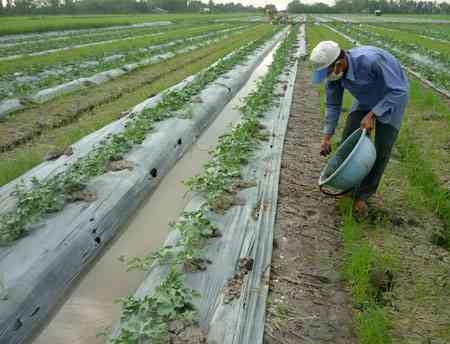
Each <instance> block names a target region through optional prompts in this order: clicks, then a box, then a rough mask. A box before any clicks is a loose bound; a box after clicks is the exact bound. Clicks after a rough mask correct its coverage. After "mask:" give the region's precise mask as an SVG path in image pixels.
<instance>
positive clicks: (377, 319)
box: [339, 200, 399, 344]
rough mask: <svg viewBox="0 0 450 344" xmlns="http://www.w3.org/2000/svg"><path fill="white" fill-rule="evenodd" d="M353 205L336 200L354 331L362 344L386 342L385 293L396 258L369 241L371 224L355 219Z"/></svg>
mask: <svg viewBox="0 0 450 344" xmlns="http://www.w3.org/2000/svg"><path fill="white" fill-rule="evenodd" d="M352 206H353V202H352V201H351V200H345V201H341V202H340V203H339V209H340V213H341V215H342V217H343V224H342V238H343V244H344V245H343V254H344V263H343V275H344V277H345V279H346V281H347V282H348V284H349V285H350V288H351V294H352V302H353V307H354V309H355V311H354V318H355V321H356V334H357V336H358V339H359V342H360V343H361V344H389V343H392V338H391V334H390V329H391V327H392V323H391V320H390V318H389V317H388V316H387V311H386V310H385V309H384V307H385V305H386V299H385V298H384V293H388V292H392V287H393V284H392V276H394V274H395V273H396V271H397V270H398V264H399V263H398V261H399V259H398V257H397V256H396V254H395V253H392V252H388V253H386V252H383V251H381V250H380V249H379V248H378V247H377V246H376V245H374V244H372V237H371V235H372V236H373V235H374V234H373V233H370V232H371V227H370V225H369V224H367V223H359V222H356V221H355V220H354V218H353V215H352ZM372 231H373V230H372ZM375 235H376V233H375Z"/></svg>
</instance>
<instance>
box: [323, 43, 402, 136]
mask: <svg viewBox="0 0 450 344" xmlns="http://www.w3.org/2000/svg"><path fill="white" fill-rule="evenodd" d="M346 55H347V61H348V69H347V72H346V74H345V76H344V77H343V78H342V79H340V80H338V81H330V82H328V83H327V85H326V119H325V127H324V133H325V134H327V135H332V134H333V133H334V131H335V129H336V126H337V122H338V120H339V115H340V114H341V111H342V98H343V94H344V89H346V90H348V91H349V92H350V93H351V94H352V95H353V97H354V101H353V105H352V109H351V111H355V110H362V111H367V112H370V111H372V112H373V113H374V114H375V116H376V117H377V120H379V121H380V122H382V123H386V124H390V125H392V126H394V127H395V128H397V129H399V128H400V125H401V122H402V118H403V112H404V111H405V107H406V104H407V102H408V92H409V84H408V78H407V77H406V73H405V72H404V71H403V69H402V67H401V65H400V63H399V62H398V61H397V59H395V57H393V56H392V55H391V54H390V53H388V52H387V51H385V50H382V49H379V48H376V47H371V46H360V47H356V48H353V49H350V50H348V51H347V52H346Z"/></svg>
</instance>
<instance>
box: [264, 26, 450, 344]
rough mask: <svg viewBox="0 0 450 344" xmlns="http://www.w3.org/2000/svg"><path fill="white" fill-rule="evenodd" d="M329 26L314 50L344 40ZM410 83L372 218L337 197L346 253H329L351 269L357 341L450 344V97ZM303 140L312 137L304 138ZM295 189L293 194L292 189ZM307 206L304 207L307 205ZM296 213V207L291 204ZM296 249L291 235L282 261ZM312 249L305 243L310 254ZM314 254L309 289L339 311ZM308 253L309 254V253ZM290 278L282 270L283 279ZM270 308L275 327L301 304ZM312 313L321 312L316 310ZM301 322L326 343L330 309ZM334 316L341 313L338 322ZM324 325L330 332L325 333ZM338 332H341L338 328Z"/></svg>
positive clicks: (313, 34) (319, 30) (315, 31)
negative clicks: (354, 212) (357, 213)
mask: <svg viewBox="0 0 450 344" xmlns="http://www.w3.org/2000/svg"><path fill="white" fill-rule="evenodd" d="M326 30H327V29H326V28H325V27H323V26H317V25H311V26H308V30H307V32H308V43H309V46H310V47H313V46H314V45H315V44H317V42H318V41H319V40H323V39H324V38H325V37H326V39H332V40H337V41H339V40H342V39H343V37H342V36H339V35H338V34H337V33H335V32H330V31H328V32H327V31H326ZM342 43H343V47H344V48H345V49H348V48H349V47H351V42H350V41H347V42H345V41H342ZM410 85H411V92H410V101H409V104H408V107H407V109H406V112H405V118H404V121H403V124H402V127H401V130H400V133H399V138H398V140H397V142H396V144H395V146H394V151H393V154H392V157H391V161H390V163H389V165H388V168H387V171H386V173H385V176H384V177H383V181H382V184H381V188H380V190H379V192H378V195H377V196H375V197H374V198H373V199H372V202H371V208H370V211H369V216H368V217H367V218H365V219H364V220H359V221H357V220H355V219H354V218H353V216H352V204H351V201H350V200H340V201H337V205H338V207H337V210H338V213H339V214H340V216H339V215H338V216H336V219H335V220H336V223H338V224H340V227H341V228H340V237H341V240H342V244H339V245H338V246H339V248H340V250H338V249H337V248H335V249H334V251H332V252H333V254H332V256H334V255H335V251H338V256H339V257H338V258H339V259H337V260H335V259H332V261H331V262H330V263H331V264H335V265H333V266H340V267H341V269H342V275H341V276H344V278H345V280H346V281H347V283H348V286H349V288H350V294H351V298H352V302H351V304H352V306H353V316H354V329H355V334H356V335H357V337H358V339H359V342H363V343H377V342H392V343H413V342H426V341H430V342H433V341H434V342H436V343H447V342H448V341H449V340H450V333H449V331H448V329H449V328H450V327H449V325H450V312H449V309H448V307H442V305H443V304H445V303H447V301H443V300H448V298H449V289H448V284H449V282H450V281H449V277H450V255H449V249H450V197H449V196H450V195H449V192H448V190H449V172H448V171H450V167H449V166H450V165H449V163H450V161H449V156H450V155H449V154H448V147H449V145H448V143H449V135H448V133H449V125H450V108H449V101H448V99H447V98H446V97H444V96H442V95H440V94H439V93H437V92H435V91H434V90H433V89H430V88H428V87H427V86H425V85H424V84H423V82H422V81H421V80H420V79H416V78H414V77H413V78H410ZM317 94H318V97H317V100H318V99H320V98H322V97H323V88H318V93H317ZM351 101H352V99H351V97H350V96H349V94H348V93H345V97H344V108H345V109H349V108H350V106H351ZM317 108H318V106H317ZM305 114H306V115H307V116H305V118H302V122H310V123H313V122H316V119H317V118H318V117H319V116H323V114H324V108H323V107H322V108H321V111H320V114H319V111H317V110H313V112H312V115H310V116H308V111H306V110H305ZM308 117H310V119H309V120H308ZM302 124H303V125H306V124H307V123H302ZM342 124H343V123H342ZM340 130H342V127H341V128H340ZM318 135H319V136H318V139H317V141H315V143H314V144H315V145H316V148H314V150H315V151H316V152H317V150H318V147H319V140H320V134H318ZM338 140H339V137H338V138H336V144H337V142H338ZM302 141H303V142H305V140H304V139H303V138H302ZM306 142H307V140H306ZM297 144H300V143H297ZM302 146H303V145H302ZM305 146H306V147H307V148H305V149H307V150H310V149H311V147H310V145H309V143H307V144H306V145H305ZM311 164H312V163H311ZM296 178H298V176H297V175H296ZM298 186H299V188H300V189H303V190H304V191H306V192H308V193H309V192H311V191H310V190H309V189H310V186H309V185H307V183H306V185H305V184H303V183H302V184H300V183H299V184H298ZM289 192H292V191H291V189H290V188H289ZM312 197H314V196H313V195H312ZM329 208H330V207H328V209H326V210H323V209H320V208H319V209H318V211H319V212H321V213H322V212H324V214H329V213H330V209H329ZM302 210H303V211H304V209H303V208H302ZM290 213H291V214H292V213H294V211H293V210H292V209H290ZM317 216H318V215H317V213H316V215H313V216H312V217H316V219H317ZM300 219H301V217H300ZM287 220H289V222H288V223H292V222H293V219H292V217H287ZM314 221H317V220H314ZM320 221H322V219H321V220H320ZM323 227H326V226H323ZM302 228H303V226H302ZM287 229H289V227H288V226H287ZM322 230H324V229H322V228H320V227H317V228H316V230H315V231H313V232H311V231H308V232H307V235H308V237H306V235H305V237H306V238H304V239H302V241H303V244H304V245H309V241H310V240H311V239H309V237H311V238H313V240H312V241H314V242H320V237H319V239H318V237H317V236H316V234H317V233H320V231H322ZM288 234H289V235H292V234H291V233H288ZM333 235H334V233H333ZM328 238H329V236H328V234H327V235H325V236H324V239H325V240H326V241H327V244H326V245H324V246H328V245H329V243H330V242H331V240H330V241H329V240H328ZM288 239H289V237H288ZM291 247H292V246H291V242H290V241H289V242H288V243H285V244H283V245H281V247H280V250H279V251H278V252H279V253H280V255H281V254H283V256H284V258H285V259H284V261H288V260H289V257H290V256H289V255H290V254H291V255H292V252H290V251H286V250H285V249H286V248H291ZM336 247H337V246H336ZM321 249H322V245H321ZM297 250H298V248H297ZM309 250H310V248H309V247H308V248H307V249H306V251H309ZM296 252H298V251H296ZM296 252H295V253H294V254H295V255H296ZM312 252H314V253H313V257H312V258H313V259H312V262H313V263H314V261H316V264H317V265H316V269H314V267H313V268H312V270H313V271H317V272H320V273H319V274H318V276H314V286H311V285H310V286H308V289H307V290H309V289H312V290H313V292H314V291H315V290H317V293H315V292H314V294H313V295H314V297H319V298H325V300H324V301H322V300H320V304H319V305H316V304H315V305H314V307H317V309H318V310H320V308H321V306H320V305H322V304H326V302H327V301H328V302H329V301H331V302H333V309H336V308H334V307H335V306H334V299H333V298H331V299H330V298H329V296H328V295H330V293H329V292H328V289H329V288H331V287H332V284H334V283H335V281H336V280H335V278H336V277H333V275H329V274H327V273H323V270H322V268H321V267H323V263H322V259H318V258H317V251H314V250H313V251H312ZM325 256H326V257H328V255H325ZM306 259H309V257H308V256H306ZM317 260H320V261H319V262H317ZM325 261H326V260H325ZM277 263H280V264H281V265H282V264H283V262H282V260H281V259H278V261H277ZM330 263H327V262H326V263H325V267H324V270H325V271H328V269H329V266H330V265H331V264H330ZM317 267H318V269H317ZM298 270H301V269H297V271H298ZM381 271H384V272H386V271H389V274H386V275H384V277H380V276H381V275H378V273H379V272H381ZM283 272H284V271H283ZM314 275H315V274H314ZM387 275H389V277H387ZM283 277H284V276H283V275H278V278H280V279H281V278H283ZM296 277H299V278H298V279H291V280H290V281H291V282H292V283H295V287H296V288H302V285H303V282H304V281H305V282H306V283H305V285H308V282H309V277H313V276H308V277H303V278H300V276H299V275H296ZM322 277H325V278H324V279H322ZM316 278H317V279H316ZM319 278H320V282H321V283H322V282H323V281H326V280H327V278H328V279H329V280H328V281H327V282H326V287H325V288H321V283H317V280H319ZM384 278H386V279H384ZM381 280H383V281H389V286H388V287H387V288H386V286H387V284H385V282H381V284H380V281H381ZM287 282H289V281H287ZM297 282H298V284H297ZM292 283H291V285H292ZM316 283H317V286H318V287H316ZM287 284H288V285H289V283H287ZM283 285H284V284H283ZM324 290H326V292H325V293H323V291H324ZM280 291H281V292H282V291H283V289H278V295H280ZM338 291H339V290H338ZM281 295H282V294H281ZM331 295H332V294H331ZM339 300H340V299H339ZM308 302H311V301H310V300H308ZM272 310H273V311H275V312H276V313H275V314H274V316H273V317H274V321H275V324H280V321H283V319H285V318H286V317H287V316H289V317H290V316H291V315H292V314H295V313H296V312H297V311H298V310H297V308H296V307H295V304H294V305H291V302H290V300H289V299H288V300H287V301H286V300H284V303H281V302H280V301H278V302H277V303H274V304H273V308H272ZM308 314H309V313H307V315H308ZM315 314H319V311H318V312H315ZM296 319H298V321H299V324H301V327H302V328H304V327H305V328H306V329H307V330H306V331H307V332H306V334H309V333H313V334H318V335H323V342H328V341H329V338H330V337H329V331H328V328H327V326H329V325H328V324H329V323H328V322H326V321H327V320H328V318H327V315H324V316H323V319H324V327H323V328H322V327H320V328H318V324H317V321H314V322H313V324H309V322H308V320H306V321H305V322H304V323H303V321H304V319H307V316H304V314H303V312H301V314H300V315H299V316H297V317H296ZM335 320H336V319H335V318H334V317H333V318H332V319H331V321H335ZM281 324H283V323H281ZM291 324H292V322H290V321H289V322H287V323H286V325H284V324H283V326H282V328H283V329H285V330H287V331H286V332H284V333H286V334H287V337H288V338H292V339H293V338H294V337H293V336H290V335H291V332H289V331H290V330H291V329H292V327H290V325H291ZM311 327H312V330H311V331H310V332H309V331H308V329H309V328H311ZM322 329H325V331H326V332H325V331H324V332H322ZM332 331H333V332H334V333H336V331H335V329H334V328H333V329H332ZM337 332H338V331H337ZM271 334H273V335H275V336H276V337H277V338H278V336H279V335H280V334H279V333H278V332H277V331H273V332H272V333H271ZM338 339H342V336H337V337H336V342H339V341H338ZM272 342H277V341H272ZM272 342H271V341H269V343H272ZM287 342H288V343H289V341H287ZM295 342H296V341H295V340H293V341H292V343H295ZM317 342H319V343H320V342H321V341H319V340H318V341H317ZM343 342H345V343H347V342H352V341H350V340H348V341H343Z"/></svg>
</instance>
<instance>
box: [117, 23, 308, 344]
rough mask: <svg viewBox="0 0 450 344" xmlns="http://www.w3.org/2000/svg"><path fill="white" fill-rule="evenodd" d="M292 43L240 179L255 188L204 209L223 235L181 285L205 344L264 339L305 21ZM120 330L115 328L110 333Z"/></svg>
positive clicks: (140, 293) (154, 275) (146, 285)
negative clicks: (189, 292) (227, 204)
mask: <svg viewBox="0 0 450 344" xmlns="http://www.w3.org/2000/svg"><path fill="white" fill-rule="evenodd" d="M297 47H298V48H297V51H296V52H295V54H293V56H292V57H291V60H290V61H289V63H288V65H287V66H286V67H285V71H284V72H283V74H282V75H280V77H279V81H280V83H279V86H278V89H277V90H276V91H275V93H274V94H275V97H276V98H275V106H274V107H273V108H272V109H271V110H270V111H268V112H267V113H266V114H264V117H263V118H262V119H261V123H262V124H263V125H264V126H265V127H266V128H267V130H269V131H270V132H271V134H272V135H271V136H270V140H269V141H267V142H264V143H262V144H261V147H260V148H259V149H258V150H257V152H256V155H255V156H254V157H253V158H252V159H251V161H249V163H248V165H246V166H245V170H244V172H243V175H242V179H244V180H249V181H256V183H257V186H256V187H253V188H248V189H244V190H242V191H240V192H239V193H238V196H237V197H238V199H239V205H236V206H233V207H232V208H230V209H229V210H227V211H226V212H225V213H224V214H223V215H219V214H217V213H213V212H210V213H208V219H209V220H210V221H211V222H212V223H213V224H214V225H216V226H217V227H218V229H219V231H220V232H221V234H222V236H221V237H220V238H214V239H210V240H208V244H207V246H206V248H205V251H206V254H205V255H206V257H205V258H206V259H208V260H210V261H211V264H209V265H208V266H207V269H206V270H205V271H199V272H194V273H186V286H187V287H188V288H191V289H193V290H195V291H198V292H199V293H200V295H201V297H200V298H199V299H197V300H195V301H194V302H195V306H196V307H197V309H198V311H199V315H200V327H201V328H202V329H203V330H204V331H205V332H207V333H208V343H210V344H213V343H214V344H238V343H239V344H249V343H252V344H258V343H262V341H263V334H264V318H265V307H266V301H267V294H268V287H269V285H268V283H269V273H270V263H271V256H272V243H273V231H274V222H275V214H276V208H277V195H278V182H279V173H280V164H281V156H282V149H283V142H284V136H285V132H286V128H287V122H288V118H289V113H290V108H291V102H292V96H293V87H294V82H295V77H296V72H297V64H298V59H299V58H300V57H302V56H304V54H305V52H306V46H305V31H304V25H302V26H301V27H300V31H299V35H298V45H297ZM204 202H205V200H203V199H202V198H201V197H198V196H196V197H194V199H193V200H192V201H191V202H190V203H189V205H188V206H187V208H186V209H185V210H186V211H194V210H197V209H199V208H200V206H201V205H202V204H203V203H204ZM179 239H180V234H179V232H177V231H172V232H170V234H169V236H168V238H167V240H166V242H165V244H164V246H174V245H175V244H176V243H177V242H178V241H179ZM243 261H246V262H252V263H251V264H250V265H251V268H250V270H249V271H246V273H245V275H244V276H243V278H242V280H240V281H236V282H237V285H238V286H240V289H239V288H238V294H239V295H236V294H235V293H233V295H234V296H233V297H230V294H229V290H228V288H227V285H229V282H230V281H231V280H232V279H233V277H235V275H236V273H237V272H239V271H240V268H241V267H240V263H241V262H243ZM168 269H169V268H168V267H167V266H164V265H155V266H153V268H152V269H151V271H150V273H149V275H148V277H147V278H146V279H145V281H144V282H143V283H142V284H141V286H140V287H139V289H138V290H137V292H136V294H135V297H138V298H141V297H144V296H145V295H149V294H151V293H152V291H153V290H154V289H155V288H156V287H157V286H159V285H160V283H161V281H162V279H163V278H165V276H166V275H167V273H168ZM241 276H242V275H241ZM119 331H120V326H118V327H117V328H116V330H115V331H114V332H113V336H117V335H118V333H119Z"/></svg>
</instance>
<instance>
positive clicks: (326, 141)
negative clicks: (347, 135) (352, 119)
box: [320, 135, 331, 156]
mask: <svg viewBox="0 0 450 344" xmlns="http://www.w3.org/2000/svg"><path fill="white" fill-rule="evenodd" d="M330 153H331V136H330V135H325V137H324V138H323V139H322V142H321V143H320V155H321V156H327V155H328V154H330Z"/></svg>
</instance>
